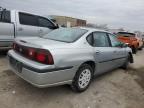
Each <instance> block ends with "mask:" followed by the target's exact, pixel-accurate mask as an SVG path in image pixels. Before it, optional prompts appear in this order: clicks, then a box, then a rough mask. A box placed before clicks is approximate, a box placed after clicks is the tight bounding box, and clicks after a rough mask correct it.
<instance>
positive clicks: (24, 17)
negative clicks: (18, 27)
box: [19, 12, 38, 26]
mask: <svg viewBox="0 0 144 108" xmlns="http://www.w3.org/2000/svg"><path fill="white" fill-rule="evenodd" d="M19 21H20V24H23V25H31V26H38V18H37V16H35V15H30V14H26V13H21V12H20V13H19Z"/></svg>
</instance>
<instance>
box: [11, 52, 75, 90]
mask: <svg viewBox="0 0 144 108" xmlns="http://www.w3.org/2000/svg"><path fill="white" fill-rule="evenodd" d="M13 53H14V52H13V51H9V53H8V61H9V66H10V68H11V70H12V71H13V72H14V73H15V74H17V75H18V76H19V77H21V78H22V79H24V80H26V81H27V82H29V83H31V84H32V85H34V86H36V87H39V88H43V87H49V86H56V85H63V84H71V83H72V79H73V77H74V74H75V71H74V70H75V69H73V67H72V66H71V67H63V68H53V69H39V68H36V67H31V66H28V65H26V64H25V63H23V62H22V61H21V60H20V59H18V57H15V56H13ZM11 58H13V61H14V60H16V61H18V63H20V64H21V69H20V70H19V69H16V68H15V65H14V64H12V63H11V61H10V59H11Z"/></svg>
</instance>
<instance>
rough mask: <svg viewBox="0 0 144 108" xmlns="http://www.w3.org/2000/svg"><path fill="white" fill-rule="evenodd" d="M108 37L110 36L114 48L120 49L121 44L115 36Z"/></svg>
mask: <svg viewBox="0 0 144 108" xmlns="http://www.w3.org/2000/svg"><path fill="white" fill-rule="evenodd" d="M108 35H109V38H110V41H111V45H112V47H118V46H119V45H120V42H119V41H118V39H117V37H116V36H115V35H113V34H108Z"/></svg>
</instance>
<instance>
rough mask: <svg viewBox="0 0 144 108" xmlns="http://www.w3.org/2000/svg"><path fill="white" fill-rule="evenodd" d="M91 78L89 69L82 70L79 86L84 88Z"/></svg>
mask: <svg viewBox="0 0 144 108" xmlns="http://www.w3.org/2000/svg"><path fill="white" fill-rule="evenodd" d="M90 80H91V72H90V70H89V69H85V70H83V71H82V73H81V74H80V76H79V80H78V84H79V87H80V88H82V89H83V88H85V87H87V86H88V84H89V82H90Z"/></svg>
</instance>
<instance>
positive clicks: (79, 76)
mask: <svg viewBox="0 0 144 108" xmlns="http://www.w3.org/2000/svg"><path fill="white" fill-rule="evenodd" d="M92 77H93V69H92V67H91V66H90V65H88V64H83V65H82V66H81V67H80V68H79V70H78V71H77V72H76V75H75V77H74V79H73V82H72V85H71V88H72V89H73V90H74V91H75V92H83V91H85V90H86V89H87V88H88V87H89V85H90V83H91V80H92Z"/></svg>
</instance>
